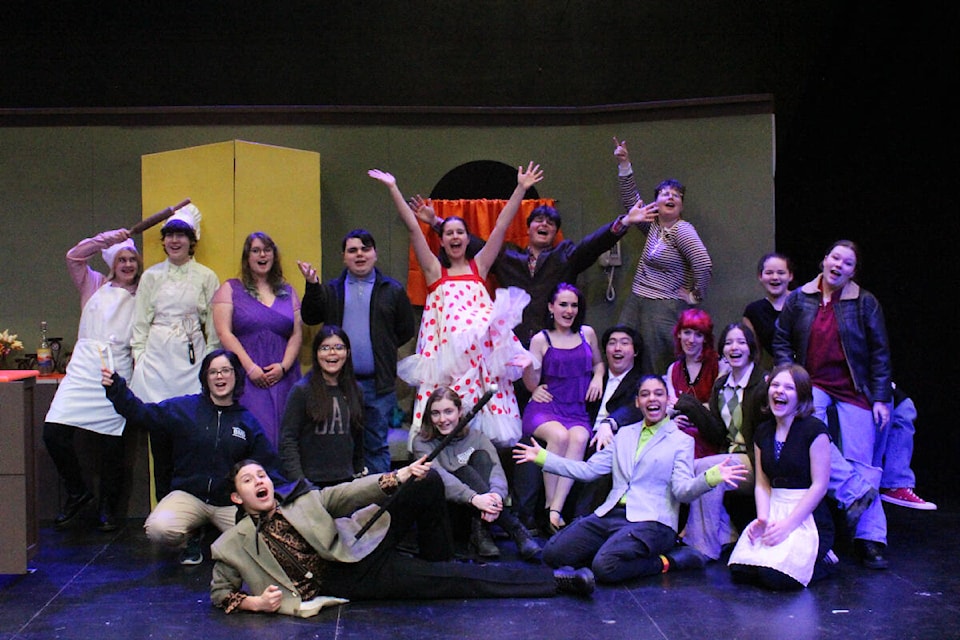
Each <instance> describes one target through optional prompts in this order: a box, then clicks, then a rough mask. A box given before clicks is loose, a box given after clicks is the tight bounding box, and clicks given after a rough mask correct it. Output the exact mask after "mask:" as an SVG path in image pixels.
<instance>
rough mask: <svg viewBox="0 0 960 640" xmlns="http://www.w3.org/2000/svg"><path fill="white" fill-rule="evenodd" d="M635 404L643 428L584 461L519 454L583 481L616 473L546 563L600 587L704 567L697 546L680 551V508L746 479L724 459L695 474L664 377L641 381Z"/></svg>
mask: <svg viewBox="0 0 960 640" xmlns="http://www.w3.org/2000/svg"><path fill="white" fill-rule="evenodd" d="M636 403H637V406H638V407H639V408H640V410H641V411H642V412H643V421H642V422H637V423H634V424H631V425H627V426H624V427H622V428H621V429H620V430H619V431H617V433H616V435H615V436H614V439H613V442H612V443H611V444H609V445H608V446H606V447H604V448H603V449H601V450H600V451H597V452H596V453H595V454H593V455H592V456H590V458H589V459H588V460H586V461H574V460H568V459H566V458H561V457H559V456H556V455H553V454H551V453H549V452H547V450H546V449H543V448H542V447H540V445H539V444H537V442H536V441H535V440H533V441H532V442H533V444H532V445H525V444H523V443H518V444H517V446H516V448H514V450H513V458H514V460H516V462H517V463H527V462H535V463H537V464H539V465H540V466H542V467H543V468H544V470H545V471H549V472H551V473H556V474H559V475H564V476H568V477H570V478H573V479H575V480H580V481H582V482H590V481H592V480H596V479H597V478H599V477H600V476H602V475H604V474H607V473H611V472H612V474H613V488H612V489H611V491H610V493H609V494H607V499H606V500H605V501H604V502H603V504H601V505H600V506H599V507H597V509H596V510H595V511H594V512H593V513H591V514H590V515H587V516H584V517H582V518H579V519H577V520H575V521H574V522H573V523H571V524H570V525H569V526H567V527H565V528H564V529H562V530H560V532H559V533H557V534H556V535H554V536H553V537H552V538H551V539H550V540H549V542H547V544H546V546H545V547H544V549H543V561H544V562H545V563H546V564H548V565H550V566H560V565H572V566H574V567H587V566H589V567H591V569H592V570H593V573H594V574H595V576H596V579H597V581H598V582H607V583H611V582H621V581H623V580H629V579H631V578H639V577H642V576H650V575H655V574H658V573H666V572H667V571H670V570H675V569H693V568H702V567H703V566H704V564H705V563H706V559H705V557H704V556H703V555H702V554H700V552H698V551H697V550H696V549H694V548H693V547H686V546H675V545H676V540H677V525H678V521H679V517H680V503H681V502H690V501H691V500H693V499H694V498H696V497H697V496H700V495H702V494H704V493H706V492H707V491H709V490H710V489H711V488H712V487H715V486H717V485H718V484H720V483H721V482H726V483H727V484H729V485H731V486H733V487H736V486H737V484H738V483H739V482H741V481H742V480H744V479H745V478H746V477H747V468H746V467H745V466H744V465H743V464H740V463H738V462H734V461H733V460H731V459H730V458H727V459H725V460H724V461H723V462H721V463H720V464H717V465H714V466H713V467H711V468H710V469H707V470H706V471H705V472H704V473H701V474H698V475H694V474H693V446H694V442H693V438H691V437H690V436H689V435H687V434H685V433H683V432H682V431H680V429H679V428H677V425H676V424H674V423H673V421H672V420H670V418H668V417H667V385H666V382H664V380H663V378H661V377H660V376H656V375H645V376H644V377H642V378H641V379H640V386H639V389H638V390H637V399H636Z"/></svg>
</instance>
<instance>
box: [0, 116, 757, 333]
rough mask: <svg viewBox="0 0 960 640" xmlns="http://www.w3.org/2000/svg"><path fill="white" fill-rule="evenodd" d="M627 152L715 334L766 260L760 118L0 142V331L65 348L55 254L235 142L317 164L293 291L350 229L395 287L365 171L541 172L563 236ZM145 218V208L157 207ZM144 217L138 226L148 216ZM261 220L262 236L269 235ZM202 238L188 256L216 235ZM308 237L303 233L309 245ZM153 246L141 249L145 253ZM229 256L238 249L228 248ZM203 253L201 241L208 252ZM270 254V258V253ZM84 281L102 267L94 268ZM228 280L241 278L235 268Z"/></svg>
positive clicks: (201, 130) (629, 265)
mask: <svg viewBox="0 0 960 640" xmlns="http://www.w3.org/2000/svg"><path fill="white" fill-rule="evenodd" d="M614 135H616V136H620V137H621V138H626V139H627V141H628V144H629V147H630V149H631V153H632V155H633V159H634V166H635V169H636V170H637V173H638V178H639V183H640V186H641V190H642V193H643V196H644V197H645V198H646V199H650V198H651V197H652V190H653V187H654V186H655V185H656V183H657V182H659V180H661V179H662V178H665V177H676V178H678V179H679V180H681V181H682V182H684V183H685V184H686V185H687V197H686V202H685V207H686V213H685V217H686V218H687V219H688V220H690V221H691V222H692V223H693V224H695V225H696V227H697V229H698V230H699V232H700V235H701V237H702V238H703V240H704V242H705V244H706V245H707V247H708V249H709V250H710V253H711V255H712V257H713V260H714V284H713V286H712V287H711V289H710V291H709V292H708V295H707V299H706V304H705V306H706V308H707V309H708V310H709V311H710V312H711V313H713V314H714V316H715V320H716V323H717V324H718V325H722V324H725V323H726V322H729V321H731V320H733V319H736V318H739V316H740V311H741V309H742V308H743V305H744V304H745V303H746V302H748V301H749V300H752V299H755V298H757V297H759V296H760V289H759V288H758V286H757V284H756V279H755V276H754V263H755V262H756V259H757V258H758V257H759V255H761V254H762V253H763V252H766V251H769V250H771V249H772V247H773V239H774V210H773V209H774V205H773V203H774V189H773V184H774V182H773V178H774V164H773V162H774V161H773V158H774V149H773V141H774V130H773V116H772V115H770V114H761V115H744V116H723V117H716V118H689V119H677V120H665V121H654V122H648V121H638V122H622V123H618V124H602V125H601V124H596V125H593V124H585V125H578V126H543V127H534V126H516V127H514V126H511V127H498V126H478V127H469V126H457V127H453V126H451V127H445V126H436V127H431V126H329V125H324V126H321V125H317V126H306V125H296V126H149V127H119V126H117V127H111V126H87V127H82V126H77V127H21V128H14V127H7V128H0V194H2V197H0V219H2V227H0V329H2V328H10V329H11V330H12V331H14V332H17V333H19V334H20V335H21V337H23V338H25V343H26V345H27V346H28V347H32V345H33V344H34V343H35V342H36V339H37V338H36V334H37V333H38V329H39V322H40V320H41V319H45V320H47V321H48V323H49V326H50V331H51V334H52V335H54V336H62V337H64V338H65V339H66V344H67V347H68V348H69V347H70V346H71V345H72V343H73V341H74V340H75V337H76V330H77V323H78V320H79V315H80V309H79V304H78V296H77V293H76V291H75V290H74V288H73V285H72V283H71V282H70V280H69V278H68V277H67V274H66V270H65V267H64V262H63V256H64V253H65V252H66V251H67V250H68V249H69V248H70V247H71V246H72V245H73V244H75V243H76V242H77V241H78V240H80V239H81V238H84V237H87V236H90V235H93V234H95V233H97V232H98V231H101V230H104V229H111V228H116V227H120V226H125V227H129V226H131V225H133V224H134V223H135V222H137V221H138V220H139V219H140V218H141V215H142V213H144V212H142V210H141V209H142V207H141V183H140V170H141V164H140V159H141V156H144V155H146V154H154V153H160V152H165V151H170V150H174V149H180V148H184V147H192V146H198V145H205V144H212V143H223V142H226V141H230V140H235V139H240V140H247V141H251V142H256V143H261V144H269V145H277V146H281V147H288V148H291V149H300V150H304V151H313V152H317V153H319V154H320V155H321V157H322V159H323V184H322V188H321V208H322V211H323V237H322V238H320V237H316V238H307V240H308V242H315V243H316V246H317V247H318V250H317V252H315V253H314V254H313V255H291V252H289V251H288V252H285V254H284V267H285V271H286V273H287V274H288V276H289V277H290V279H291V280H295V279H296V278H298V277H299V274H298V273H297V271H296V266H295V263H294V262H293V261H294V260H295V259H297V258H301V259H308V260H316V257H317V255H319V253H320V248H321V247H322V250H323V251H322V253H323V263H322V265H323V276H324V278H328V277H332V276H334V275H336V274H337V273H338V272H339V270H340V269H341V268H342V264H341V262H340V238H341V237H342V236H343V234H344V233H345V232H346V231H348V230H349V229H352V228H354V227H357V226H363V227H367V228H369V229H370V230H371V231H372V232H373V233H374V235H375V236H376V238H377V245H378V249H379V255H380V266H381V268H382V269H383V270H384V271H386V272H387V273H390V274H392V275H394V276H395V277H398V278H400V279H402V278H403V274H404V273H405V269H406V260H407V250H408V246H409V238H408V236H407V233H406V231H405V229H404V227H403V226H402V224H401V223H400V221H399V220H398V219H397V216H396V213H395V212H394V211H393V209H392V207H391V205H390V202H389V200H388V198H387V194H386V192H385V190H384V189H383V187H382V186H380V185H379V184H378V183H375V182H373V181H372V180H371V179H369V178H368V177H367V176H366V170H367V169H369V168H371V167H378V168H382V169H386V170H389V171H392V172H393V173H395V174H396V175H397V177H398V180H399V184H400V187H401V189H402V190H403V191H404V193H407V194H413V193H415V192H420V193H424V194H426V193H429V191H430V190H431V189H432V187H433V185H434V184H436V183H437V181H439V180H440V178H441V177H442V176H443V175H444V174H446V173H447V172H448V171H450V170H451V169H453V168H454V167H456V166H458V165H460V164H462V163H465V162H469V161H473V160H496V161H500V162H504V163H506V164H509V165H513V166H516V165H519V164H521V163H526V162H527V161H528V160H535V161H537V162H539V163H541V164H542V165H543V167H544V170H545V172H546V173H545V175H546V178H545V180H544V181H543V182H542V183H540V184H539V185H538V190H539V192H540V194H541V196H544V197H551V198H556V199H557V201H558V206H559V209H560V211H561V213H562V214H563V220H564V223H563V231H564V233H565V234H566V235H567V237H570V238H575V239H576V238H580V237H582V236H583V235H584V234H585V233H588V232H589V231H591V230H593V229H595V228H596V227H597V226H599V225H600V224H602V223H604V222H607V221H609V220H611V219H613V217H614V216H615V215H617V214H618V213H619V209H618V204H617V181H616V165H615V162H614V159H613V156H612V151H613V145H612V141H611V138H612V136H614ZM158 208H159V207H158ZM146 213H152V211H147V212H146ZM272 216H273V214H267V213H264V215H263V218H262V225H263V226H264V227H267V226H268V225H269V224H271V222H272ZM217 233H218V231H217V229H216V228H211V227H210V226H206V227H205V228H204V229H203V238H202V240H201V242H204V243H206V242H210V241H211V240H212V239H213V238H215V237H216V235H217ZM306 235H310V234H309V232H308V233H307V234H306ZM151 242H153V240H151ZM233 242H234V243H235V244H237V245H238V246H237V247H236V248H235V249H234V251H235V252H236V253H235V255H238V254H239V242H240V240H239V239H238V238H233ZM642 242H643V238H642V236H641V234H640V233H639V232H636V231H631V232H630V233H629V234H628V235H627V237H626V239H625V240H624V241H623V254H624V265H625V266H624V267H623V268H621V269H618V270H617V272H616V275H615V278H614V282H613V285H614V289H615V291H616V299H615V301H614V302H612V303H611V302H607V301H606V300H605V297H604V294H605V291H606V288H607V280H606V276H605V275H604V273H603V272H602V270H601V269H600V268H599V267H595V268H592V269H590V270H589V271H588V272H587V273H586V274H584V276H583V277H582V278H581V284H582V285H583V286H584V289H585V290H586V293H587V298H588V303H589V310H588V321H589V322H590V323H591V324H593V325H594V326H596V327H597V328H598V329H603V328H605V327H606V326H608V325H609V324H612V323H613V322H615V320H616V317H617V314H618V313H619V309H620V306H621V303H622V300H623V299H624V297H625V296H626V295H628V294H629V282H630V278H631V276H632V273H633V269H634V266H635V263H636V259H637V255H638V253H639V251H640V248H641V247H642ZM211 244H214V242H211ZM281 249H283V246H282V244H281ZM94 267H95V268H102V267H103V265H102V264H99V260H96V261H94ZM234 269H235V270H237V269H239V260H238V259H237V260H236V266H235V267H234Z"/></svg>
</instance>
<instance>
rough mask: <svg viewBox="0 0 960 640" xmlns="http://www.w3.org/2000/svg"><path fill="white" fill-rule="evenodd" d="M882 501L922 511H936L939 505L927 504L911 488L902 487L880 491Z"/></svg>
mask: <svg viewBox="0 0 960 640" xmlns="http://www.w3.org/2000/svg"><path fill="white" fill-rule="evenodd" d="M880 499H881V500H883V501H884V502H889V503H890V504H896V505H899V506H901V507H907V508H908V509H920V510H922V511H936V510H937V505H935V504H934V503H932V502H927V501H926V500H924V499H923V498H921V497H920V496H918V495H917V494H915V493H914V492H913V489H911V488H910V487H900V488H899V489H880Z"/></svg>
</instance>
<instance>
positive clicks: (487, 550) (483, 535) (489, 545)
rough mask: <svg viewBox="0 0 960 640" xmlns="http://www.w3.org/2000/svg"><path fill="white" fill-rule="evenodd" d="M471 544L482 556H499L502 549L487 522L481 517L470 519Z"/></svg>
mask: <svg viewBox="0 0 960 640" xmlns="http://www.w3.org/2000/svg"><path fill="white" fill-rule="evenodd" d="M470 546H471V547H472V548H473V550H474V551H476V552H477V555H478V556H480V557H481V558H499V557H500V549H499V548H497V545H496V543H495V542H494V541H493V538H492V537H490V532H489V531H487V527H486V526H485V523H484V522H482V521H481V520H480V518H479V517H475V518H473V519H472V520H471V521H470Z"/></svg>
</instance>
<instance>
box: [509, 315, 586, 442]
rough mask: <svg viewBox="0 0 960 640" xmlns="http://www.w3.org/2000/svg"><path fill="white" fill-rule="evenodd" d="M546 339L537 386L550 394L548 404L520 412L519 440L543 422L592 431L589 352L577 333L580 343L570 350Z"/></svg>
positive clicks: (529, 405) (530, 405) (531, 432)
mask: <svg viewBox="0 0 960 640" xmlns="http://www.w3.org/2000/svg"><path fill="white" fill-rule="evenodd" d="M543 333H544V336H545V337H546V338H547V344H548V345H550V346H548V347H547V351H546V353H544V354H543V368H542V369H541V373H540V384H545V385H547V391H549V392H550V393H551V395H553V400H551V401H550V402H534V401H533V400H531V401H530V402H528V403H527V407H526V409H524V411H523V437H524V438H525V439H526V438H529V437H530V436H531V435H533V432H534V431H535V430H536V428H537V427H539V426H540V425H541V424H543V423H544V422H551V421H556V422H559V423H560V424H562V425H563V426H565V427H566V428H567V429H570V428H571V427H584V428H586V430H587V431H592V430H593V425H591V424H590V417H589V416H588V415H587V401H586V397H587V388H588V387H589V386H590V380H591V378H593V350H592V349H590V344H589V343H588V342H587V340H586V338H584V337H583V332H582V331H581V332H580V344H579V345H577V346H576V347H574V348H572V349H558V348H556V347H554V346H553V344H552V343H551V342H550V335H549V334H548V333H547V332H546V331H544V332H543Z"/></svg>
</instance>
